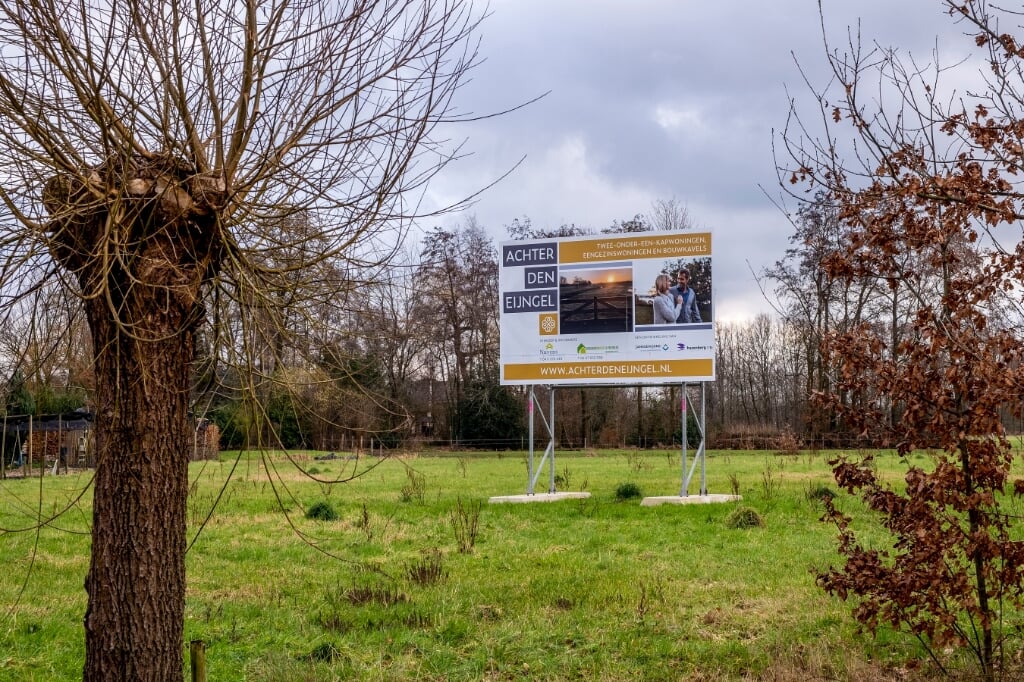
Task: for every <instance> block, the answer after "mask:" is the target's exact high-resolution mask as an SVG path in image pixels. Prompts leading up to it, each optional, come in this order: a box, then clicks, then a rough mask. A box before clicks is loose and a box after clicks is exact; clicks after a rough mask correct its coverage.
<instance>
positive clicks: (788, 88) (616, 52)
mask: <svg viewBox="0 0 1024 682" xmlns="http://www.w3.org/2000/svg"><path fill="white" fill-rule="evenodd" d="M823 6H824V12H825V23H826V27H827V31H828V32H829V35H830V40H834V41H839V42H843V41H845V36H846V32H847V27H849V26H852V27H854V29H856V26H857V23H858V20H859V22H860V30H861V33H862V35H863V36H864V37H865V39H867V40H877V41H878V42H879V43H881V44H884V45H893V46H897V47H899V48H900V50H901V51H902V52H904V53H908V52H909V53H913V54H914V56H915V57H919V58H921V59H923V60H924V61H928V60H929V59H930V58H931V55H932V51H933V48H934V47H935V46H936V44H937V45H938V47H939V50H940V54H943V53H944V51H945V52H946V53H949V52H951V51H953V50H956V51H959V52H960V53H964V52H966V51H969V50H970V49H971V47H972V46H971V43H970V41H969V40H968V39H965V38H963V37H962V32H963V30H962V28H961V27H959V26H957V25H956V24H954V23H953V22H952V20H951V19H950V18H949V17H946V16H945V15H944V14H943V13H942V7H941V3H940V2H939V1H938V0H823ZM490 8H491V16H490V17H489V18H488V19H487V20H486V21H485V22H484V24H483V27H482V32H481V37H482V44H481V55H482V57H483V58H484V60H485V61H484V62H483V64H481V66H480V67H479V68H477V69H476V70H475V72H474V73H473V80H472V82H471V83H469V84H468V85H467V86H466V87H465V88H464V89H463V91H462V92H461V93H460V96H459V98H458V101H457V104H458V107H459V111H460V113H469V112H472V113H475V114H483V113H488V112H493V111H499V110H504V109H507V108H509V107H511V106H514V105H516V104H518V103H520V102H523V101H526V100H529V99H531V98H533V97H535V96H536V95H539V94H541V93H544V92H547V91H550V94H548V95H547V96H546V97H544V98H543V99H542V100H540V101H538V102H536V103H534V104H531V105H530V106H528V107H525V108H524V109H522V110H519V111H516V112H513V113H510V114H508V115H505V116H500V117H496V118H491V119H487V120H485V121H480V122H475V123H472V124H467V125H462V126H460V127H458V128H457V130H456V131H455V132H454V133H453V134H454V135H457V136H458V137H459V138H463V137H465V138H468V140H467V150H468V151H469V152H471V153H472V155H471V156H470V157H469V158H466V159H463V160H461V161H459V162H458V163H456V164H455V165H454V166H452V167H450V168H449V169H447V170H446V171H445V172H444V175H443V176H441V177H440V178H438V179H437V180H436V181H435V182H434V183H433V184H432V185H431V188H430V194H429V195H428V197H427V200H428V203H434V204H435V205H444V204H446V203H448V202H451V201H455V200H457V199H459V198H462V197H464V196H466V195H468V194H471V193H472V192H474V191H476V190H477V189H479V188H480V186H481V185H482V184H485V183H486V182H487V181H489V180H492V179H495V178H497V177H499V176H500V175H501V174H502V173H504V172H505V171H507V170H508V168H509V167H511V166H512V165H514V164H515V163H516V161H518V160H519V159H520V158H521V157H525V159H524V160H523V162H522V164H521V165H520V166H519V168H518V169H516V170H515V171H514V172H513V173H512V175H511V176H510V177H508V178H506V179H505V180H503V181H502V182H501V183H499V184H498V185H497V186H496V187H494V188H492V189H490V190H488V191H487V192H486V193H484V194H483V196H482V197H481V198H480V199H479V200H478V201H477V202H476V204H475V205H474V206H473V207H472V208H471V209H470V210H469V211H468V212H467V214H473V215H475V217H476V218H477V220H478V222H479V223H480V224H481V225H483V226H484V227H485V228H487V230H488V232H489V234H490V235H491V236H492V237H493V238H494V240H495V241H496V242H501V241H504V240H506V239H507V238H508V237H507V233H506V231H505V229H504V226H505V225H507V224H509V223H510V222H511V221H512V220H513V219H514V218H517V217H522V216H528V217H529V218H530V219H531V220H532V221H533V224H534V226H537V227H544V228H548V227H557V226H558V225H561V224H562V223H575V224H577V225H582V226H587V227H591V228H594V229H595V230H596V229H601V228H603V227H607V226H608V225H610V224H611V223H612V221H613V220H616V219H617V220H620V221H621V220H624V219H629V218H631V217H632V216H634V215H635V214H637V213H646V212H648V211H649V209H650V207H651V202H652V201H654V200H656V199H671V198H675V199H677V200H678V201H680V202H682V203H683V204H685V205H686V206H687V208H688V209H689V212H690V216H691V218H692V219H693V221H694V223H695V224H696V226H697V227H698V228H701V229H707V230H711V231H712V232H713V234H714V272H715V289H716V290H715V295H716V308H717V310H716V316H715V317H716V319H719V320H722V319H742V318H745V317H747V316H749V315H752V314H754V313H756V312H759V311H762V310H767V309H768V305H767V303H765V302H764V301H763V299H762V298H761V295H760V292H759V290H758V288H757V284H756V282H755V279H754V276H753V275H752V274H751V269H753V271H754V272H760V271H761V270H762V269H763V268H765V267H768V266H770V265H772V264H773V263H774V262H775V261H776V260H777V259H779V258H780V257H781V256H782V254H783V251H784V249H785V248H786V247H787V245H788V241H787V240H788V237H789V235H790V232H791V228H790V226H789V224H788V222H787V220H786V218H785V216H784V215H783V214H782V213H781V212H780V211H779V210H778V209H777V208H775V207H774V206H773V205H772V203H771V201H770V200H769V198H768V197H767V196H766V195H765V192H764V191H763V190H762V189H761V188H764V190H766V191H767V192H768V193H769V194H770V195H773V196H775V195H778V191H777V189H776V176H775V170H774V168H775V163H774V160H773V157H772V142H773V136H772V131H773V129H774V130H776V131H778V130H780V129H781V128H782V127H783V126H784V125H785V122H786V115H787V111H788V107H789V97H790V96H792V97H794V98H796V100H797V105H798V107H800V108H801V109H802V110H803V111H804V112H805V113H807V112H811V111H813V107H814V102H813V98H812V97H811V93H810V91H809V90H808V89H807V87H806V86H805V85H804V84H803V82H802V80H801V76H800V74H799V71H798V68H797V65H796V62H797V61H799V63H800V65H801V66H802V67H803V69H804V70H805V71H807V72H808V73H809V74H810V75H811V77H812V78H813V79H814V80H815V82H816V83H818V84H823V83H825V82H826V78H825V61H824V58H823V54H824V47H823V42H822V33H821V21H820V19H819V16H818V3H817V0H773V1H772V2H755V1H754V0H717V1H715V2H701V1H698V0H492V2H491V5H490ZM937 38H938V40H937ZM465 218H466V215H461V216H459V215H455V216H448V217H445V218H442V219H439V220H438V221H436V222H437V223H439V224H443V225H446V226H452V225H453V224H454V223H457V222H460V221H462V220H465ZM430 226H431V225H425V226H424V227H428V228H429V227H430Z"/></svg>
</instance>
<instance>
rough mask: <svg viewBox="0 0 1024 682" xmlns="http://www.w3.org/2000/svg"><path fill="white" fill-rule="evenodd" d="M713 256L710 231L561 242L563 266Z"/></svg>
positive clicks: (559, 247) (561, 261)
mask: <svg viewBox="0 0 1024 682" xmlns="http://www.w3.org/2000/svg"><path fill="white" fill-rule="evenodd" d="M710 255H711V233H710V232H692V233H691V232H687V233H683V234H668V235H662V236H657V233H655V234H653V235H652V234H650V233H648V234H646V235H639V234H638V235H636V236H633V235H630V236H628V237H621V236H618V235H616V236H615V237H604V238H601V239H581V240H570V241H564V242H560V243H559V245H558V261H559V262H560V263H599V262H607V261H617V260H633V259H636V258H689V257H696V256H710Z"/></svg>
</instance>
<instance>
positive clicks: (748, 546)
mask: <svg viewBox="0 0 1024 682" xmlns="http://www.w3.org/2000/svg"><path fill="white" fill-rule="evenodd" d="M691 455H692V453H691ZM292 457H294V458H295V459H296V460H297V461H298V463H299V464H300V465H301V466H303V467H305V468H308V469H311V470H313V471H315V472H317V473H316V474H315V475H316V476H317V477H318V478H321V479H333V478H344V477H347V476H348V475H350V474H351V473H352V471H353V467H358V469H359V470H363V469H365V467H366V465H367V464H368V462H367V461H365V460H364V461H360V462H358V463H356V462H352V461H346V460H333V461H318V460H314V459H313V458H312V457H311V456H310V455H309V454H305V453H302V454H296V453H292ZM557 457H558V459H557V466H556V472H557V474H558V476H559V490H565V491H578V490H585V491H587V492H590V493H591V497H590V498H589V499H582V500H567V501H561V502H555V503H546V504H500V505H499V504H488V503H487V499H488V498H489V497H491V496H495V495H513V494H519V493H522V492H524V491H525V488H526V477H527V472H526V455H525V454H524V453H505V454H503V455H495V454H490V453H488V454H483V453H463V454H461V455H459V456H455V455H447V456H407V457H402V458H393V459H386V460H381V461H380V462H379V463H378V462H377V461H376V460H374V461H373V462H372V463H373V464H376V466H374V467H373V468H371V469H370V470H368V471H364V472H363V473H362V475H360V476H359V477H357V478H355V479H353V480H351V481H349V482H346V483H322V482H316V481H310V480H309V479H307V478H305V477H304V476H302V475H301V474H299V473H298V472H297V471H296V469H295V467H294V466H293V464H292V463H289V462H288V461H287V460H286V459H285V457H284V456H283V455H280V454H278V455H275V456H273V457H271V458H269V459H267V460H261V459H260V458H259V457H258V456H256V455H253V456H252V457H251V458H249V457H243V458H242V459H241V460H240V461H238V462H237V464H236V461H235V459H234V453H225V455H223V456H222V461H221V462H206V463H195V464H193V465H192V470H191V475H192V480H193V489H192V494H191V496H190V500H189V520H190V534H193V535H194V534H195V533H196V532H199V531H200V528H201V532H199V535H198V538H197V539H196V540H195V542H194V544H193V545H192V546H191V548H190V550H189V553H188V576H189V583H188V599H187V605H186V622H185V638H186V647H187V646H188V642H189V641H190V640H194V639H197V640H203V641H204V643H205V646H206V651H207V674H208V679H209V680H211V681H214V680H220V681H237V680H253V681H268V682H269V681H281V680H309V681H313V680H350V679H354V680H406V679H408V680H511V679H530V680H735V679H748V678H757V679H775V680H803V679H840V680H847V679H849V680H860V679H863V680H869V679H879V678H880V677H881V676H886V675H889V674H890V673H891V674H893V675H894V676H895V674H896V673H895V672H893V671H896V670H897V669H899V670H900V671H901V672H902V671H903V669H905V668H906V666H907V663H908V661H910V662H913V661H914V660H916V659H919V658H921V657H922V656H923V654H922V652H921V651H920V649H919V647H918V646H917V644H916V642H915V641H914V640H913V639H912V638H909V637H907V636H904V635H901V634H898V633H893V632H887V633H882V634H881V635H880V636H879V637H878V638H875V639H872V638H869V637H867V636H865V635H860V634H858V633H857V632H856V628H855V626H854V623H853V620H852V618H851V616H850V615H849V605H845V604H842V603H840V602H838V601H836V600H834V599H832V598H830V597H828V596H827V595H825V594H824V593H823V592H822V591H821V590H820V589H818V588H817V587H816V586H815V584H814V576H813V574H812V570H813V569H815V568H820V567H824V566H826V565H827V564H829V562H832V561H835V559H836V554H835V549H834V536H835V532H834V529H833V528H830V527H829V526H827V525H825V524H823V523H821V522H819V520H818V519H819V517H820V515H821V506H820V503H819V502H817V501H816V500H815V499H814V496H813V495H812V494H811V493H812V491H814V490H815V489H816V488H818V487H820V486H829V487H831V488H833V489H834V484H833V483H832V479H831V475H830V473H829V469H828V465H827V462H826V457H825V456H822V455H810V454H801V455H798V456H792V455H790V456H781V455H773V454H767V453H753V452H713V453H709V456H708V459H707V472H708V488H709V491H710V492H712V493H732V492H734V491H735V490H738V492H739V493H740V494H741V495H742V496H743V501H742V503H740V504H742V505H745V506H749V507H752V508H753V509H755V510H757V512H759V514H760V515H761V517H762V518H763V520H764V522H765V525H764V527H760V528H748V529H732V528H729V527H728V526H727V524H726V519H727V517H728V516H729V514H730V513H731V512H732V511H733V510H734V509H735V508H736V506H737V504H736V503H727V504H716V505H685V506H683V505H679V506H676V505H672V506H668V505H666V506H660V507H641V506H640V505H639V499H628V500H619V499H617V497H616V491H617V490H621V489H622V488H620V486H623V484H627V483H632V484H634V485H635V486H636V487H638V488H639V489H640V490H641V491H642V493H643V494H645V495H674V494H677V493H678V492H679V486H680V476H681V473H680V462H679V453H678V451H672V452H668V451H662V452H634V451H600V452H597V453H576V454H563V453H558V455H557ZM916 457H919V458H922V462H926V461H927V460H926V459H925V456H924V455H917V456H916ZM268 462H269V463H270V465H271V470H270V471H269V473H268V470H267V463H268ZM879 467H880V468H882V470H884V471H888V470H890V469H891V472H892V475H893V477H894V479H898V478H899V476H900V472H901V471H902V470H903V469H904V468H905V464H902V463H901V462H900V461H899V460H898V459H897V458H896V457H895V456H891V455H890V456H884V457H882V458H880V460H879ZM546 480H547V479H546V475H545V476H544V477H542V481H546ZM87 483H88V473H85V474H81V475H77V474H72V475H68V476H56V477H53V476H50V475H49V474H47V475H46V476H45V477H44V478H42V479H39V478H34V479H29V480H7V481H3V482H0V527H2V528H4V529H8V530H15V529H18V528H25V529H27V530H25V531H23V532H7V533H5V534H3V535H0V604H3V605H4V607H3V609H4V610H3V614H2V616H0V680H17V681H19V682H20V681H24V680H38V681H40V682H42V681H46V682H52V681H55V680H75V679H80V678H81V666H82V661H83V658H84V636H83V630H82V617H83V614H84V610H85V592H84V589H83V581H84V577H85V573H86V569H87V566H88V544H89V536H88V526H89V515H90V504H89V498H90V494H86V495H85V496H80V494H81V491H82V488H83V486H85V485H86V484H87ZM545 489H546V486H545V485H543V484H541V485H539V486H538V490H545ZM697 489H698V487H697V485H696V484H691V487H690V492H691V494H693V493H696V492H697ZM40 493H42V494H40ZM218 499H219V502H217V505H216V510H215V511H214V513H213V514H212V516H210V517H209V519H208V520H207V516H208V513H209V511H210V509H211V507H213V505H214V503H215V501H217V500H218ZM317 503H326V505H319V506H320V507H321V508H324V507H326V506H327V505H329V507H330V508H331V509H333V510H334V511H336V512H337V518H336V519H335V520H314V519H309V518H306V516H305V512H306V510H307V509H309V508H311V507H313V506H314V505H316V504H317ZM841 505H842V507H843V508H844V509H846V510H848V511H850V512H852V513H854V515H855V516H857V517H858V519H859V520H858V522H857V523H858V524H859V525H860V526H861V527H869V526H870V521H869V520H868V519H867V518H866V517H863V515H862V514H861V512H860V511H859V509H860V507H859V505H858V504H857V503H856V502H855V501H854V500H852V499H849V498H841ZM63 509H66V510H67V511H66V512H65V513H64V514H63V515H61V516H60V517H58V518H57V519H55V520H54V521H52V522H50V523H48V524H47V525H46V526H45V527H43V528H42V529H41V530H39V531H38V532H36V531H35V530H32V527H33V526H34V525H35V520H36V519H37V518H39V517H40V516H41V517H43V518H48V517H50V516H52V515H53V514H54V513H55V512H57V511H60V510H63ZM474 521H475V522H476V523H477V525H476V528H475V537H474V536H473V528H472V523H473V522H474ZM204 524H205V525H204ZM878 540H879V542H882V541H883V537H882V536H881V535H880V534H879V535H878ZM469 545H472V546H471V547H470V546H469ZM460 550H461V551H460ZM186 659H187V652H183V661H185V660H186ZM187 678H188V675H186V679H187Z"/></svg>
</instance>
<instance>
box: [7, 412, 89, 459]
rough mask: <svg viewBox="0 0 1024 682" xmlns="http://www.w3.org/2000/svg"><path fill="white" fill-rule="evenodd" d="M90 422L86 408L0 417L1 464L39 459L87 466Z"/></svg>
mask: <svg viewBox="0 0 1024 682" xmlns="http://www.w3.org/2000/svg"><path fill="white" fill-rule="evenodd" d="M92 422H93V414H92V412H89V411H86V410H75V411H74V412H65V413H62V414H43V415H14V416H7V417H4V418H3V419H2V421H0V426H2V430H3V448H4V452H3V461H4V464H5V465H6V466H22V465H24V464H26V463H27V462H39V461H42V463H43V466H46V465H47V464H53V463H59V464H60V465H61V466H63V467H69V466H71V467H84V466H91V465H92V464H93V462H92V452H93V448H92V437H91V436H92Z"/></svg>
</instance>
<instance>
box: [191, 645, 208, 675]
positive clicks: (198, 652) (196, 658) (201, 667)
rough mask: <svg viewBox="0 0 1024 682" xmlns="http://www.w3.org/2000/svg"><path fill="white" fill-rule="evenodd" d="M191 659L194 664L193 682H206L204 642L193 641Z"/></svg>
mask: <svg viewBox="0 0 1024 682" xmlns="http://www.w3.org/2000/svg"><path fill="white" fill-rule="evenodd" d="M189 659H190V661H191V663H192V682H206V644H205V642H203V640H201V639H193V640H192V646H191V649H190V651H189Z"/></svg>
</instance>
